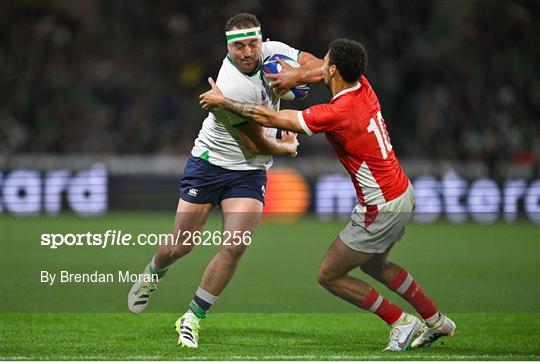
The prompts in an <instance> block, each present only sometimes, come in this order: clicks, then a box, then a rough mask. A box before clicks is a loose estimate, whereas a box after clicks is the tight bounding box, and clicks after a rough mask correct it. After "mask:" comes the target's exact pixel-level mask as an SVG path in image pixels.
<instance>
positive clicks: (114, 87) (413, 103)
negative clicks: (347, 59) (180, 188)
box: [0, 0, 540, 173]
mask: <svg viewBox="0 0 540 362" xmlns="http://www.w3.org/2000/svg"><path fill="white" fill-rule="evenodd" d="M241 11H247V12H252V13H255V14H256V15H257V16H258V18H259V20H260V21H261V23H262V27H263V36H264V37H265V38H267V37H269V38H271V39H272V40H280V41H283V42H286V43H288V44H290V45H292V46H294V47H296V48H299V49H302V50H306V51H310V52H311V53H313V54H315V55H317V56H319V57H321V58H322V57H323V56H324V54H325V52H326V49H327V45H328V43H329V42H330V41H331V40H333V39H335V38H337V37H347V38H353V39H356V40H358V41H360V42H362V43H363V44H364V45H365V46H366V48H367V50H368V55H369V56H370V62H369V69H368V74H367V76H368V79H369V80H370V82H371V83H372V85H373V87H374V89H375V90H376V91H377V93H378V95H379V98H380V101H381V105H382V109H383V115H384V118H385V119H386V121H387V123H388V126H389V129H390V132H391V135H392V143H393V144H394V146H395V148H396V149H397V152H398V156H399V157H400V158H404V157H408V158H418V159H426V158H427V159H431V160H448V159H450V160H463V161H476V160H484V161H485V162H486V164H487V166H488V168H489V170H490V171H491V173H496V171H497V167H499V166H498V165H499V164H500V163H501V162H511V163H517V164H522V165H525V166H532V167H536V168H537V167H538V162H539V160H540V121H539V120H540V82H539V80H540V46H539V45H538V42H539V40H538V37H539V36H540V2H536V1H428V0H413V1H391V0H381V1H327V0H303V1H272V2H263V1H227V2H222V1H165V0H159V1H158V0H155V1H142V0H130V1H113V0H96V1H69V0H66V1H55V0H50V1H46V0H40V1H15V0H13V1H2V2H0V137H1V138H0V139H1V143H0V147H1V151H2V153H4V154H8V155H9V154H13V153H32V152H40V153H43V152H46V153H62V154H72V153H98V154H128V153H152V154H155V153H160V154H172V155H174V154H186V153H188V152H189V151H190V149H191V147H192V143H193V139H194V138H195V136H196V134H197V131H198V130H199V128H200V125H201V122H202V120H203V119H204V117H205V115H206V114H205V112H203V111H202V110H201V109H200V108H199V105H198V95H199V94H200V93H201V92H202V91H204V90H206V89H207V88H208V86H207V83H206V78H207V76H214V77H215V76H216V75H217V72H218V70H219V67H220V65H221V62H222V60H223V58H224V56H225V54H226V45H225V36H224V29H223V28H224V23H225V21H226V19H227V18H228V17H229V16H231V15H233V14H235V13H237V12H241ZM328 99H329V92H328V91H327V90H326V89H325V88H324V87H323V86H315V87H313V88H312V94H311V95H310V96H309V97H308V99H307V100H306V101H304V102H298V103H283V104H282V107H285V108H286V107H294V108H300V107H305V106H308V105H311V104H314V103H320V102H326V101H327V100H328ZM301 143H302V145H301V153H302V154H304V155H315V156H322V155H324V154H326V153H329V152H331V151H330V149H329V146H327V145H326V141H325V139H324V138H323V137H313V138H310V139H308V138H307V137H304V138H302V139H301Z"/></svg>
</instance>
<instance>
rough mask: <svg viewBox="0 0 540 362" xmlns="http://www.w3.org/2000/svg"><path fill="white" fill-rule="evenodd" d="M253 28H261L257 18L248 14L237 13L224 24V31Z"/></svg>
mask: <svg viewBox="0 0 540 362" xmlns="http://www.w3.org/2000/svg"><path fill="white" fill-rule="evenodd" d="M255 26H261V23H259V20H258V19H257V17H256V16H255V15H253V14H248V13H239V14H236V15H234V16H232V17H230V18H229V20H227V22H226V23H225V31H229V30H232V29H234V28H236V29H244V28H252V27H255Z"/></svg>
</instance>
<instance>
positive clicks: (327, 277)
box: [317, 264, 336, 289]
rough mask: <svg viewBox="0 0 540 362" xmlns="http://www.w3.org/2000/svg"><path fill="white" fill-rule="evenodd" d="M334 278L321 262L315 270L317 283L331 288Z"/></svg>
mask: <svg viewBox="0 0 540 362" xmlns="http://www.w3.org/2000/svg"><path fill="white" fill-rule="evenodd" d="M335 280H336V278H335V276H334V275H332V274H331V273H330V271H329V270H328V269H327V268H325V267H324V265H322V264H321V265H320V266H319V270H318V271H317V281H318V282H319V284H320V285H321V286H323V287H324V288H326V289H331V287H332V285H333V283H334V281H335Z"/></svg>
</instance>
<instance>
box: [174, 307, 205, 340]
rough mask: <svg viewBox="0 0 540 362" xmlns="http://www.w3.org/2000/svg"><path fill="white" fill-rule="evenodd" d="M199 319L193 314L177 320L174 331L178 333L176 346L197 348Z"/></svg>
mask: <svg viewBox="0 0 540 362" xmlns="http://www.w3.org/2000/svg"><path fill="white" fill-rule="evenodd" d="M200 321H201V319H200V318H198V317H197V316H196V315H194V314H193V313H189V312H187V313H185V314H184V315H183V316H181V317H180V318H178V320H177V321H176V323H175V324H174V329H175V330H176V332H177V333H178V344H179V345H180V346H182V347H187V348H197V347H198V346H199V329H200V328H201V327H200Z"/></svg>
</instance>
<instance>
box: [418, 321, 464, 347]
mask: <svg viewBox="0 0 540 362" xmlns="http://www.w3.org/2000/svg"><path fill="white" fill-rule="evenodd" d="M455 332H456V324H455V323H454V321H453V320H451V319H450V318H448V317H447V316H445V315H444V314H442V313H440V318H439V320H438V321H436V322H435V323H434V324H433V326H431V327H429V326H427V325H425V326H424V329H423V331H422V334H420V336H419V337H418V338H416V339H415V340H414V341H413V343H412V344H411V347H412V348H421V347H429V346H431V344H432V343H433V342H435V341H436V340H438V339H439V338H441V337H446V336H450V337H452V336H454V334H455Z"/></svg>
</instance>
